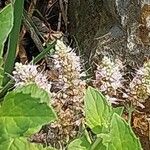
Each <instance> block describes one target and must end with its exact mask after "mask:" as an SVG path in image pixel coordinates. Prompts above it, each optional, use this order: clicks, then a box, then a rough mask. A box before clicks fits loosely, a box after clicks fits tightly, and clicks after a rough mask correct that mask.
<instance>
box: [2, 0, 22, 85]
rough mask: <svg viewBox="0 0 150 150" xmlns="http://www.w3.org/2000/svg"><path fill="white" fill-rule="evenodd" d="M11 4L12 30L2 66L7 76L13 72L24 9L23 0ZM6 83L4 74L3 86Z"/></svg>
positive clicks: (6, 77) (15, 0) (6, 79)
mask: <svg viewBox="0 0 150 150" xmlns="http://www.w3.org/2000/svg"><path fill="white" fill-rule="evenodd" d="M12 3H13V4H12V5H13V8H14V11H13V15H14V18H13V19H14V20H13V28H12V30H11V33H10V35H9V40H8V49H7V55H6V61H5V64H4V72H5V73H9V74H11V73H12V71H13V68H14V62H15V59H16V49H17V44H18V39H19V32H20V27H21V22H22V12H23V7H24V0H13V1H12ZM7 19H8V18H7ZM7 19H6V20H7ZM8 81H9V78H8V75H7V74H5V75H4V81H3V85H6V84H7V82H8Z"/></svg>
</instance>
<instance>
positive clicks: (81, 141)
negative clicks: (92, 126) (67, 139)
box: [68, 136, 91, 150]
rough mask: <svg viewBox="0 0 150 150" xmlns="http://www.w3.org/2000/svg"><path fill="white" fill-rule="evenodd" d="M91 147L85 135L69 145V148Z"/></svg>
mask: <svg viewBox="0 0 150 150" xmlns="http://www.w3.org/2000/svg"><path fill="white" fill-rule="evenodd" d="M90 147H91V145H90V143H89V142H88V140H87V139H86V137H85V136H83V137H81V138H79V139H76V140H74V141H72V142H71V143H70V144H69V146H68V150H90Z"/></svg>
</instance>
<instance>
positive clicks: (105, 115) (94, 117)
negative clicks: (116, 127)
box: [85, 87, 112, 134]
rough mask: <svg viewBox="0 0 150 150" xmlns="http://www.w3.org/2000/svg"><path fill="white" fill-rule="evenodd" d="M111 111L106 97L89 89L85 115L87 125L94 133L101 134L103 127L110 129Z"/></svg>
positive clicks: (86, 96)
mask: <svg viewBox="0 0 150 150" xmlns="http://www.w3.org/2000/svg"><path fill="white" fill-rule="evenodd" d="M111 111H112V108H111V107H110V106H109V104H108V103H107V101H106V100H105V98H104V96H103V95H102V94H101V93H99V92H98V91H97V90H95V89H93V88H92V87H89V88H88V89H87V92H86V95H85V113H86V122H87V125H88V126H89V127H90V128H91V129H92V131H93V132H94V133H96V134H98V133H101V130H102V128H103V127H106V128H107V127H108V122H109V120H110V115H111Z"/></svg>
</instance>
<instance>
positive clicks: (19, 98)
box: [0, 91, 56, 137]
mask: <svg viewBox="0 0 150 150" xmlns="http://www.w3.org/2000/svg"><path fill="white" fill-rule="evenodd" d="M55 119H56V114H55V113H54V111H53V109H52V108H51V107H49V106H48V105H47V104H46V103H41V101H40V98H33V97H32V96H31V95H30V94H24V93H22V92H16V91H15V92H10V93H9V94H8V95H7V96H6V97H5V99H4V102H3V104H2V107H1V109H0V134H1V135H0V137H1V136H2V135H9V136H10V137H16V136H23V135H25V134H27V135H28V134H32V133H34V132H35V131H37V130H38V129H40V127H41V126H42V125H43V124H46V123H49V122H51V121H54V120H55Z"/></svg>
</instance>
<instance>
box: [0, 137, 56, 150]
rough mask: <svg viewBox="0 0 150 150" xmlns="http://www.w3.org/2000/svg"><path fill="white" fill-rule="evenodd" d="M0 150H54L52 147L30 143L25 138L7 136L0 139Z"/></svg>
mask: <svg viewBox="0 0 150 150" xmlns="http://www.w3.org/2000/svg"><path fill="white" fill-rule="evenodd" d="M0 143H1V144H0V149H1V150H54V149H53V148H50V147H46V148H44V147H43V146H42V145H41V144H35V143H30V142H28V141H27V139H26V138H14V139H13V138H9V139H7V140H4V141H1V140H0Z"/></svg>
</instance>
